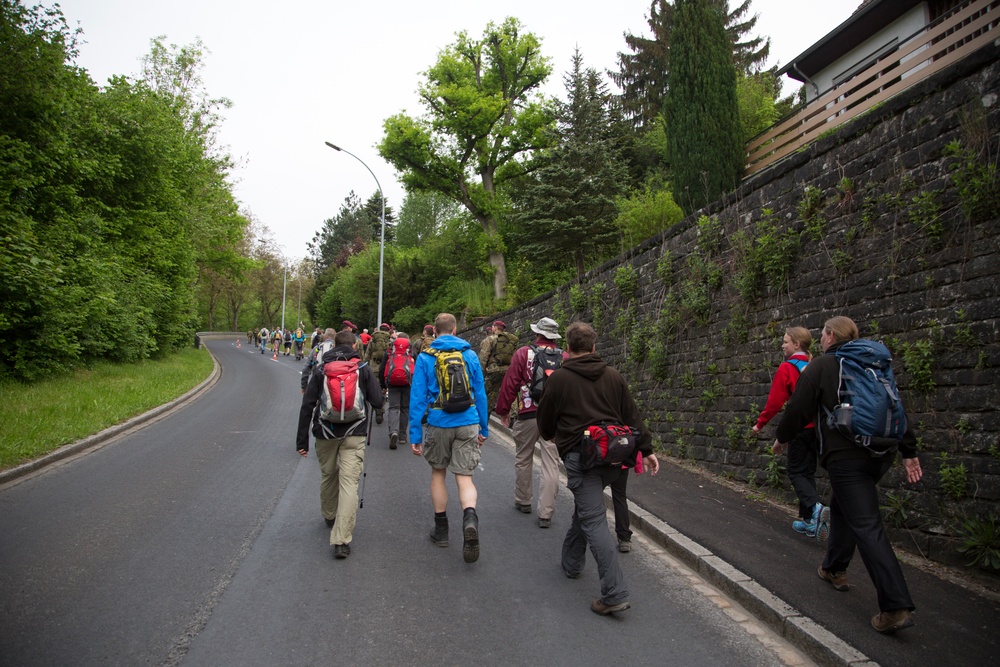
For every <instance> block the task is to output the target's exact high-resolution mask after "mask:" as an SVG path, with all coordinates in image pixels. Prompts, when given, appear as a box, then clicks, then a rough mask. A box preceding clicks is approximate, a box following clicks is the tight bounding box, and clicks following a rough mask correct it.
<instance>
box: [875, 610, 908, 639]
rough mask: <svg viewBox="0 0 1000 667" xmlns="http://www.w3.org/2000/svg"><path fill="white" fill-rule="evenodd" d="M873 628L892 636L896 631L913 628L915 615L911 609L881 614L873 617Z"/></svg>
mask: <svg viewBox="0 0 1000 667" xmlns="http://www.w3.org/2000/svg"><path fill="white" fill-rule="evenodd" d="M872 627H873V628H875V629H876V630H878V631H879V632H881V633H882V634H884V635H888V634H892V633H893V632H895V631H896V630H903V629H904V628H912V627H913V614H912V613H911V612H910V610H909V609H896V610H895V611H883V612H879V614H878V615H877V616H872Z"/></svg>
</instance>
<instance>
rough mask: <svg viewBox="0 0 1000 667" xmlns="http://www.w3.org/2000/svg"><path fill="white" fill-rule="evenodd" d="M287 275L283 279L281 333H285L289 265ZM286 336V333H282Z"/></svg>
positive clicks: (286, 266) (286, 267)
mask: <svg viewBox="0 0 1000 667" xmlns="http://www.w3.org/2000/svg"><path fill="white" fill-rule="evenodd" d="M284 269H285V275H284V277H282V279H281V331H282V332H284V331H285V294H287V293H288V265H287V264H286V265H285V266H284ZM282 335H284V333H282Z"/></svg>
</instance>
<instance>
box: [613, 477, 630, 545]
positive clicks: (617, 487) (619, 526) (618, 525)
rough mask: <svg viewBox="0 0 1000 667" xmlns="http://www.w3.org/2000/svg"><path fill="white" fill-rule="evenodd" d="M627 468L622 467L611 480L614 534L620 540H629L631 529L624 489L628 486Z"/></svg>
mask: <svg viewBox="0 0 1000 667" xmlns="http://www.w3.org/2000/svg"><path fill="white" fill-rule="evenodd" d="M628 470H629V469H628V468H622V471H621V473H619V475H618V479H616V480H615V481H613V482H611V502H612V504H613V505H614V506H615V535H617V536H618V539H619V540H620V541H622V542H629V541H631V539H632V531H631V530H629V518H628V497H627V496H626V495H625V489H626V487H627V486H628Z"/></svg>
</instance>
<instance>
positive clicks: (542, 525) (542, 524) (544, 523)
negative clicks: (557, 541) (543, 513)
mask: <svg viewBox="0 0 1000 667" xmlns="http://www.w3.org/2000/svg"><path fill="white" fill-rule="evenodd" d="M551 525H552V519H542V518H539V519H538V527H539V528H548V527H549V526H551Z"/></svg>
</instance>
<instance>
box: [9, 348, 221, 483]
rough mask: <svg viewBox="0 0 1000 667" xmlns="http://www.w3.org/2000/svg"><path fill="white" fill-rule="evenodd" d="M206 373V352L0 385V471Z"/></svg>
mask: <svg viewBox="0 0 1000 667" xmlns="http://www.w3.org/2000/svg"><path fill="white" fill-rule="evenodd" d="M211 372H212V357H211V355H209V353H208V350H206V349H204V348H202V349H200V350H196V349H194V348H186V349H183V350H181V351H180V352H178V353H176V354H172V355H170V356H169V357H167V358H165V359H157V360H155V361H145V362H142V363H139V364H112V363H102V364H97V365H95V366H94V367H92V368H88V369H85V370H79V371H75V372H73V373H70V374H68V375H64V376H60V377H58V378H53V379H47V380H42V381H40V382H35V383H32V384H21V383H18V382H3V383H0V470H3V469H6V468H11V467H13V466H16V465H19V464H21V463H25V462H26V461H30V460H32V459H35V458H38V457H39V456H42V455H44V454H47V453H49V452H51V451H52V450H54V449H58V448H59V447H61V446H62V445H65V444H68V443H71V442H76V441H77V440H79V439H81V438H85V437H87V436H88V435H93V434H94V433H97V432H99V431H102V430H104V429H105V428H107V427H109V426H114V425H115V424H120V423H121V422H123V421H125V420H127V419H129V418H131V417H134V416H136V415H139V414H142V413H143V412H146V411H147V410H150V409H152V408H155V407H156V406H158V405H163V404H164V403H167V402H168V401H171V400H173V399H175V398H177V397H178V396H181V395H182V394H184V393H185V392H186V391H188V390H190V389H192V388H194V387H195V386H197V385H198V384H199V383H200V382H202V381H203V380H204V379H205V378H207V377H208V376H209V375H210V374H211Z"/></svg>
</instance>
